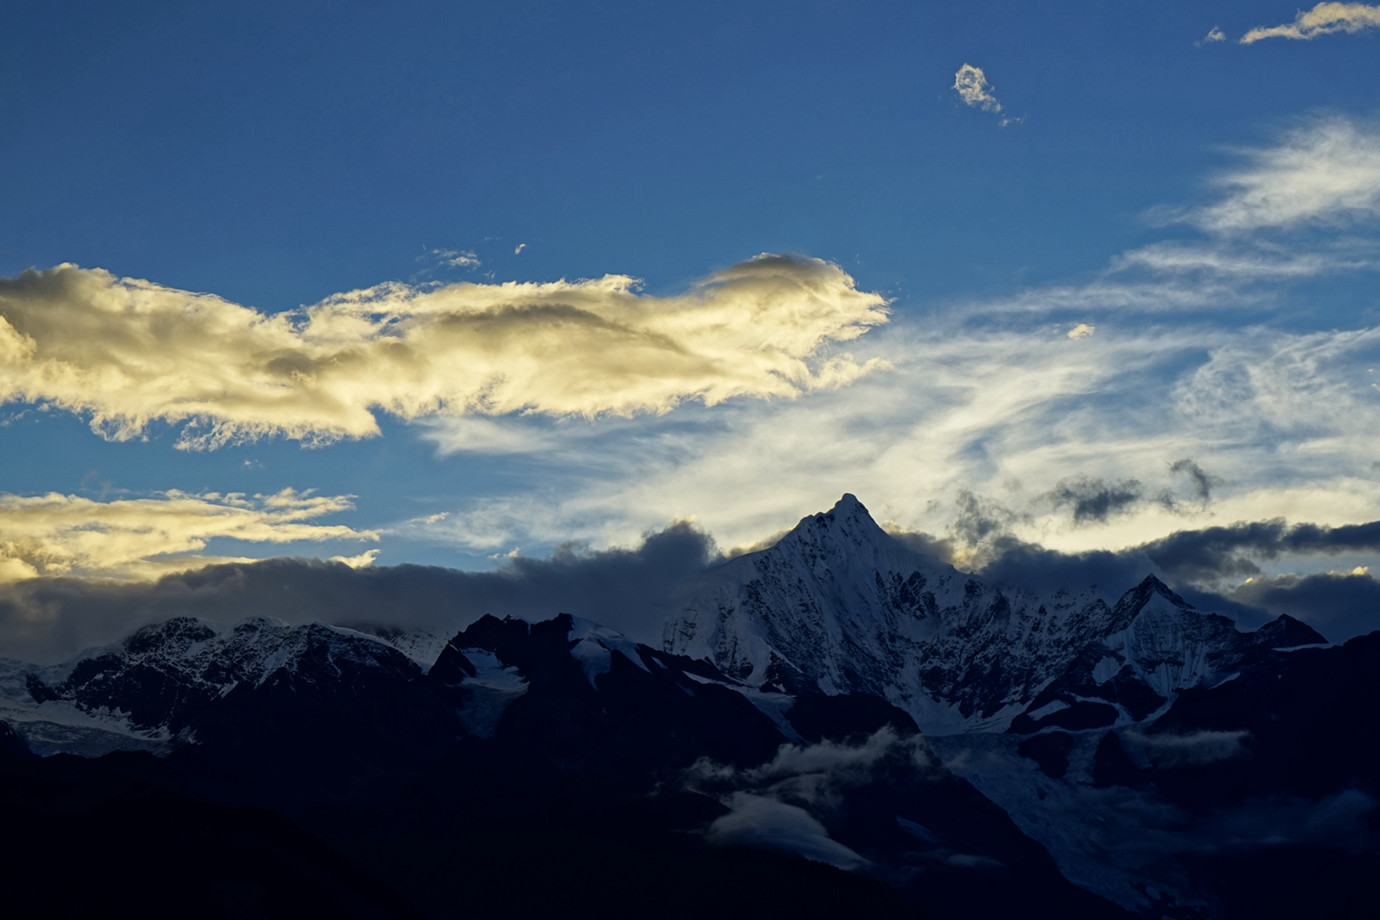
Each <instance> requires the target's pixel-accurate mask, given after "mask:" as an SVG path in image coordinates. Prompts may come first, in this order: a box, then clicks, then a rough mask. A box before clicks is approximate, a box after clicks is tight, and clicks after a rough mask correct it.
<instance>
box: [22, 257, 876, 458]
mask: <svg viewBox="0 0 1380 920" xmlns="http://www.w3.org/2000/svg"><path fill="white" fill-rule="evenodd" d="M462 257H465V254H460V255H457V256H456V258H462ZM637 284H638V283H637V281H635V280H634V279H633V278H630V277H628V276H626V275H605V276H604V277H602V278H596V279H592V280H580V281H573V282H572V281H564V280H562V281H555V282H547V283H517V282H508V283H505V284H475V283H469V282H464V283H458V284H450V285H445V286H441V287H423V288H418V287H413V286H410V285H406V284H400V283H389V284H382V285H378V286H376V287H373V288H369V289H367V290H359V291H350V292H347V293H343V294H337V295H335V296H333V297H330V298H328V299H326V300H325V301H323V302H321V303H319V304H316V305H315V306H312V307H307V308H305V309H304V310H300V311H293V312H291V313H279V314H264V313H260V312H258V311H257V310H254V309H252V308H249V307H244V306H240V305H238V304H234V303H231V302H229V301H226V300H222V299H221V298H219V297H216V296H214V295H210V294H196V293H191V292H189V291H181V290H177V289H175V288H168V287H163V286H161V285H158V284H153V283H151V282H148V281H142V280H137V279H130V278H117V277H115V276H114V275H112V274H111V273H109V272H107V271H103V270H100V269H82V268H79V267H77V266H75V265H70V264H66V265H60V266H58V267H56V268H53V269H48V270H45V271H39V270H29V271H27V272H24V273H23V274H21V275H19V276H18V277H16V278H8V279H7V278H0V403H4V402H31V403H39V404H45V405H51V406H54V407H57V408H61V409H66V410H68V411H71V412H76V413H82V414H86V415H88V416H89V418H90V421H91V427H92V429H93V430H94V431H96V432H97V433H98V434H101V435H103V436H105V437H107V438H109V439H112V440H128V439H130V438H136V437H141V436H143V435H144V433H145V431H146V429H147V427H148V425H149V424H150V423H152V422H154V421H163V422H167V423H171V424H178V423H185V427H184V429H183V431H182V437H181V440H180V442H179V444H178V446H179V447H183V448H198V449H208V448H214V447H219V446H222V445H225V444H229V443H234V442H240V441H248V440H253V439H256V438H260V437H265V436H274V435H277V436H284V437H289V438H295V439H298V440H302V441H306V442H309V443H325V442H330V441H335V440H339V439H341V438H358V437H368V436H372V435H376V434H377V433H378V430H379V429H378V423H377V420H376V418H375V416H374V412H375V411H376V410H381V411H384V412H387V413H390V414H392V415H394V416H397V417H399V418H403V419H409V420H410V419H417V418H424V417H429V416H438V415H448V416H465V415H474V414H480V415H504V414H509V413H517V412H527V413H539V414H544V415H551V416H585V417H595V416H598V415H601V414H617V415H625V416H627V415H633V414H636V413H640V412H655V413H664V412H668V411H670V410H671V409H673V408H675V407H676V406H677V405H678V404H680V403H682V402H684V401H686V400H699V401H701V402H703V403H704V404H706V405H711V406H712V405H715V404H717V403H721V402H723V401H724V400H727V399H731V398H733V397H738V396H755V397H770V396H781V397H793V396H797V395H799V394H801V393H803V392H807V391H811V390H818V389H828V388H831V387H836V386H842V385H844V384H847V383H850V382H852V381H853V380H855V379H856V378H858V377H859V376H861V375H863V374H865V373H867V372H868V371H870V370H872V369H873V368H875V367H878V366H880V365H879V364H878V363H877V362H870V363H867V364H863V365H859V364H856V363H854V362H853V361H852V359H851V358H850V357H849V356H847V355H839V356H834V357H832V358H828V359H820V358H819V357H818V356H819V354H820V352H821V351H822V350H823V349H824V348H826V347H827V346H828V345H829V344H831V343H835V342H843V341H848V340H851V339H855V338H857V337H858V336H860V335H862V334H863V333H865V332H866V331H867V330H868V329H869V328H871V327H872V326H875V325H878V324H881V323H885V322H886V321H887V311H886V301H885V300H884V299H883V298H882V297H881V296H880V295H877V294H872V293H867V292H863V291H859V290H858V289H857V288H856V286H855V285H854V282H853V279H852V278H851V277H850V276H849V275H848V274H847V273H846V272H844V271H843V270H842V269H841V268H839V267H838V266H837V265H833V264H832V263H829V262H825V261H823V260H820V259H810V258H804V257H797V256H777V255H767V254H764V255H761V256H758V257H756V258H754V259H750V260H748V261H746V262H742V263H740V264H738V265H735V266H732V267H730V268H727V269H725V270H723V271H720V272H717V273H715V274H714V275H711V276H710V277H708V278H706V279H704V280H702V281H699V282H696V283H695V284H694V285H692V287H691V288H690V290H688V291H687V292H685V293H683V294H679V295H673V296H669V297H652V296H646V295H643V294H640V293H639V292H638V290H637Z"/></svg>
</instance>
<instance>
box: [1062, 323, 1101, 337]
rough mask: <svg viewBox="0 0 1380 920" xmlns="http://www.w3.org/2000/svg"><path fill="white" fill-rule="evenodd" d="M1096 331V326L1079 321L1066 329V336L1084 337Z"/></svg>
mask: <svg viewBox="0 0 1380 920" xmlns="http://www.w3.org/2000/svg"><path fill="white" fill-rule="evenodd" d="M1096 331H1097V327H1096V326H1094V325H1092V324H1090V323H1079V324H1078V325H1076V326H1074V327H1073V328H1072V329H1070V330H1069V331H1068V337H1069V338H1071V339H1086V338H1087V337H1088V336H1090V335H1092V334H1093V333H1094V332H1096Z"/></svg>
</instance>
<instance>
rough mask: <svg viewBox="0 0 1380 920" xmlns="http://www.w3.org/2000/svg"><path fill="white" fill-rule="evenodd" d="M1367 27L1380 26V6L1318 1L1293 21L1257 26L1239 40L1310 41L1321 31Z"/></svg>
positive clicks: (1328, 33) (1324, 33) (1359, 29)
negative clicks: (1284, 39) (1288, 39)
mask: <svg viewBox="0 0 1380 920" xmlns="http://www.w3.org/2000/svg"><path fill="white" fill-rule="evenodd" d="M1366 29H1380V6H1370V5H1368V4H1365V3H1319V4H1318V5H1317V6H1315V7H1313V8H1312V9H1311V10H1300V11H1299V13H1298V15H1297V16H1295V17H1294V21H1293V22H1290V23H1285V24H1284V25H1280V26H1257V27H1256V28H1254V29H1251V30H1250V31H1249V32H1247V33H1246V34H1245V35H1243V36H1241V39H1240V41H1241V44H1243V45H1251V44H1254V43H1256V42H1258V41H1260V40H1261V39H1265V38H1292V39H1296V40H1300V41H1310V40H1312V39H1314V38H1317V37H1318V36H1320V35H1331V34H1333V33H1334V32H1348V33H1352V34H1354V33H1356V32H1361V31H1364V30H1366ZM1214 31H1215V30H1214Z"/></svg>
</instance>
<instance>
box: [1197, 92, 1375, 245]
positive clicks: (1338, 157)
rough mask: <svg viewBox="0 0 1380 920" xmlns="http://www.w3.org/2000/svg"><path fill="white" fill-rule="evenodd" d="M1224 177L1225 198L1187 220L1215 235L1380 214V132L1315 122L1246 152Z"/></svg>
mask: <svg viewBox="0 0 1380 920" xmlns="http://www.w3.org/2000/svg"><path fill="white" fill-rule="evenodd" d="M1245 154H1246V160H1247V162H1246V165H1244V166H1243V167H1241V168H1239V169H1236V170H1232V171H1230V172H1228V173H1226V174H1224V175H1222V176H1221V177H1219V179H1218V183H1217V184H1218V185H1219V186H1220V187H1222V188H1223V189H1225V190H1226V195H1225V196H1224V197H1223V199H1222V200H1221V201H1218V202H1217V203H1215V204H1212V205H1208V206H1206V207H1203V208H1197V209H1193V210H1190V211H1188V212H1186V213H1185V214H1184V215H1183V219H1184V220H1186V221H1187V222H1189V223H1191V224H1194V225H1195V226H1198V227H1200V228H1201V229H1203V230H1206V231H1207V232H1209V233H1213V234H1239V233H1245V232H1251V231H1256V230H1261V229H1267V228H1290V227H1296V226H1300V225H1309V224H1337V223H1341V222H1344V221H1356V220H1373V219H1375V218H1377V217H1380V129H1377V127H1376V126H1375V125H1374V124H1371V123H1365V122H1359V121H1356V120H1353V119H1348V118H1343V117H1339V116H1331V117H1323V118H1316V119H1313V120H1311V121H1309V122H1307V123H1305V124H1303V125H1301V126H1300V127H1298V128H1295V129H1294V130H1292V131H1290V132H1288V133H1287V134H1285V135H1284V136H1283V137H1282V138H1281V139H1280V140H1279V142H1278V143H1276V144H1274V145H1273V146H1270V147H1267V148H1265V149H1261V150H1252V151H1246V152H1245Z"/></svg>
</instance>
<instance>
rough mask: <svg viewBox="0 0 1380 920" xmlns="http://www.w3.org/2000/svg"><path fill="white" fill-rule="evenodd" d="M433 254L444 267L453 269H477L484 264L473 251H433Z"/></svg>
mask: <svg viewBox="0 0 1380 920" xmlns="http://www.w3.org/2000/svg"><path fill="white" fill-rule="evenodd" d="M431 254H432V255H433V256H435V257H436V258H437V259H438V260H439V261H440V263H441V264H442V265H447V266H449V267H451V268H469V269H475V268H479V267H480V266H482V265H483V264H484V263H483V262H481V261H480V259H479V256H478V255H477V254H476V253H475V252H474V250H472V249H433V250H431Z"/></svg>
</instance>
